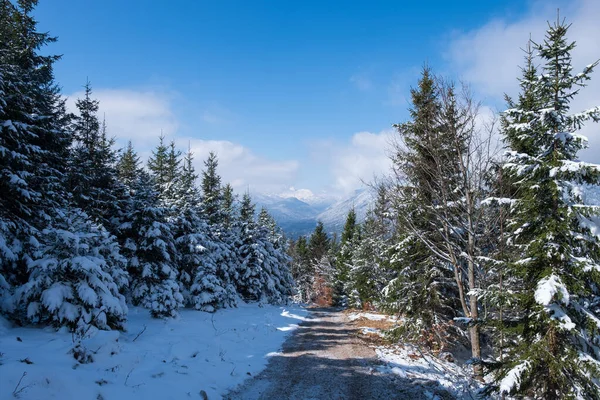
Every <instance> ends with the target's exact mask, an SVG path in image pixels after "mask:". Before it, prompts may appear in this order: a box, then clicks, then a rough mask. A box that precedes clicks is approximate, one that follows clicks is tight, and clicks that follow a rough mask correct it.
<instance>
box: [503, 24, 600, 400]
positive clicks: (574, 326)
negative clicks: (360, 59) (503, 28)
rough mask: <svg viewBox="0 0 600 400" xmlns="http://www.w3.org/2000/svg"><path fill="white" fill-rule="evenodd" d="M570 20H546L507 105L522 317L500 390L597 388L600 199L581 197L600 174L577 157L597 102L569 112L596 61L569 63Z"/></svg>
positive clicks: (583, 393)
mask: <svg viewBox="0 0 600 400" xmlns="http://www.w3.org/2000/svg"><path fill="white" fill-rule="evenodd" d="M568 28H569V25H566V24H565V23H564V22H561V21H557V22H556V23H554V24H552V25H550V26H549V29H548V31H547V33H546V38H545V40H544V42H543V43H542V44H540V45H535V46H534V49H535V50H536V51H537V56H538V57H539V60H540V61H541V63H542V70H541V75H540V74H538V71H537V69H536V68H535V63H536V62H537V59H534V54H533V51H530V52H529V53H528V57H527V59H526V61H527V65H526V67H525V68H524V69H523V71H524V74H523V77H522V78H521V80H520V82H521V94H520V95H519V98H518V101H515V102H512V101H510V102H509V107H510V108H509V109H508V110H507V111H506V112H505V113H504V120H503V123H504V126H503V128H504V134H505V137H506V141H507V144H508V145H509V150H510V151H509V152H508V155H507V162H506V163H505V164H504V170H505V171H506V173H507V174H508V175H509V177H510V179H511V182H512V184H513V187H514V190H513V193H514V196H513V199H512V200H513V202H512V206H511V209H510V214H509V229H510V238H511V240H510V242H509V244H510V245H511V249H512V251H513V252H514V254H515V258H514V259H513V260H512V261H513V262H512V263H509V271H510V272H509V273H510V274H511V275H512V276H513V277H515V278H517V279H518V282H517V284H516V285H514V286H513V287H512V288H511V289H512V290H513V292H512V293H513V298H514V300H515V301H514V303H515V305H516V310H518V312H519V315H518V317H517V319H516V321H515V320H513V321H511V325H510V330H512V331H514V329H515V326H517V327H518V333H519V336H518V337H517V338H515V344H514V346H511V348H510V349H509V351H508V352H507V353H508V354H505V355H504V359H503V363H502V364H503V368H502V369H501V370H500V374H499V379H500V380H501V384H500V388H499V390H500V391H504V392H506V393H510V394H525V395H526V396H531V395H533V396H534V397H536V398H538V397H539V398H586V399H593V398H594V399H595V398H598V397H600V386H599V385H598V381H599V379H600V347H599V344H600V336H599V334H598V332H599V331H600V319H598V314H597V311H598V310H597V304H599V301H600V292H599V288H600V274H599V273H598V271H600V243H599V241H598V237H597V236H596V235H595V234H594V233H593V230H592V229H591V228H590V226H591V225H590V224H589V221H590V219H594V218H595V217H594V216H595V215H597V214H598V209H597V207H594V206H589V205H586V204H584V203H583V201H582V200H583V199H582V196H581V193H582V190H581V187H582V186H583V185H598V184H599V183H600V166H597V165H593V164H589V163H584V162H581V161H579V159H578V158H577V153H578V151H579V150H581V149H583V148H584V147H586V142H587V140H586V139H585V137H583V136H582V135H580V134H579V133H578V130H579V129H580V128H581V127H582V125H583V123H584V122H586V121H588V120H592V121H599V120H600V108H598V107H596V108H593V109H591V110H587V111H584V112H581V113H576V114H572V113H571V112H570V106H569V104H570V102H571V100H572V99H573V98H574V97H575V96H576V95H577V93H578V91H579V88H580V87H583V86H585V82H586V81H587V80H589V79H590V73H591V72H592V70H593V69H594V67H595V66H597V64H598V63H597V62H596V63H594V64H592V65H589V66H587V67H586V68H585V69H584V71H583V72H581V73H579V74H573V73H572V67H571V56H570V52H571V50H572V49H573V48H574V47H575V44H574V43H570V42H568V41H567V40H566V34H567V31H568Z"/></svg>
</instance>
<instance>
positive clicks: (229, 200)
mask: <svg viewBox="0 0 600 400" xmlns="http://www.w3.org/2000/svg"><path fill="white" fill-rule="evenodd" d="M234 201H235V196H234V194H233V187H231V185H230V184H229V183H228V184H227V185H225V186H224V187H223V202H222V205H221V210H222V213H223V227H224V228H225V229H230V228H231V225H232V222H233V214H234Z"/></svg>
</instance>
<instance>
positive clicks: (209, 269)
mask: <svg viewBox="0 0 600 400" xmlns="http://www.w3.org/2000/svg"><path fill="white" fill-rule="evenodd" d="M192 162H193V155H192V153H191V151H188V153H187V154H186V156H185V158H184V163H183V168H182V175H181V177H180V178H179V182H180V185H179V188H178V193H179V194H178V197H179V200H178V201H177V209H178V215H177V217H176V219H175V221H174V227H175V228H174V236H175V243H176V247H177V257H178V259H177V260H178V269H179V280H180V282H181V283H182V286H183V288H184V289H185V290H184V298H185V299H186V303H187V304H189V305H191V306H192V307H194V308H195V309H197V310H202V311H209V312H213V311H216V310H217V309H218V308H223V307H229V306H232V305H234V304H235V296H233V295H232V294H231V293H230V291H228V284H227V282H226V281H225V282H224V281H223V280H221V279H220V278H219V276H218V269H219V265H218V262H219V260H220V257H221V253H222V247H223V246H222V243H221V241H220V239H219V238H218V237H217V236H215V235H213V233H212V232H211V228H210V227H209V224H208V221H206V219H205V218H203V214H202V213H201V210H200V203H201V200H200V193H199V191H198V189H197V187H196V178H197V175H196V173H195V170H194V166H193V163H192Z"/></svg>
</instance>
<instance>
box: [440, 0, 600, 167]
mask: <svg viewBox="0 0 600 400" xmlns="http://www.w3.org/2000/svg"><path fill="white" fill-rule="evenodd" d="M558 7H560V15H561V18H562V17H563V16H564V17H565V18H566V20H567V22H568V23H572V27H571V29H570V30H569V35H568V39H570V40H574V41H576V42H577V47H576V48H575V49H574V50H573V52H572V56H573V67H574V72H575V73H577V72H579V71H580V70H581V69H582V68H583V67H584V66H585V65H587V64H590V63H592V62H594V61H596V60H597V59H598V58H599V57H600V41H599V40H598V38H600V24H599V23H598V16H600V2H599V1H597V0H578V1H573V2H568V3H566V2H560V1H551V2H543V3H542V2H533V3H531V4H530V11H529V12H528V13H527V14H526V15H525V16H524V17H522V18H520V19H518V20H516V21H507V20H504V19H494V20H492V21H489V22H488V23H486V24H484V25H483V26H481V27H479V28H477V29H474V30H472V31H469V32H463V33H459V34H457V35H455V37H454V38H453V40H452V41H451V43H450V45H449V51H448V53H447V58H448V60H449V62H450V64H451V66H452V68H453V69H454V70H455V71H456V72H458V74H459V75H460V76H461V77H462V78H463V79H465V80H466V81H467V82H470V83H471V84H472V85H473V87H474V89H475V90H476V91H477V93H479V94H480V95H483V96H486V97H487V100H488V101H491V102H501V100H502V96H503V94H504V93H508V94H509V95H512V96H514V95H515V94H516V93H517V91H518V82H517V77H519V76H520V70H519V66H520V65H522V64H523V56H524V53H523V51H522V50H521V49H522V48H523V47H524V46H525V45H526V44H527V40H528V39H529V36H530V34H531V37H532V39H533V40H534V41H535V42H538V43H539V42H541V41H542V40H543V38H544V33H545V31H546V29H547V27H548V25H547V21H554V20H555V19H556V9H557V8H558ZM596 105H600V69H598V70H597V71H596V73H595V74H594V75H593V76H592V80H591V81H590V83H589V86H588V87H586V88H584V89H582V90H581V92H580V94H579V95H578V96H577V97H576V98H575V101H574V102H573V104H572V109H573V110H574V111H580V110H584V109H588V108H591V107H594V106H596ZM582 133H583V134H585V135H587V136H588V137H589V139H590V143H589V144H590V149H588V150H586V151H584V152H583V153H582V158H583V159H586V160H590V161H594V162H600V152H598V151H597V150H596V151H594V149H598V148H600V126H598V125H597V124H591V123H590V124H589V125H588V126H587V127H586V128H585V129H584V131H583V132H582Z"/></svg>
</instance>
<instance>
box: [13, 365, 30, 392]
mask: <svg viewBox="0 0 600 400" xmlns="http://www.w3.org/2000/svg"><path fill="white" fill-rule="evenodd" d="M26 375H27V371H24V372H23V375H21V379H19V382H18V383H17V386H15V390H13V392H12V395H13V396H14V397H18V396H19V393H21V392H22V391H23V390H25V388H26V387H27V386H23V387H22V388H21V389H19V386H21V381H22V380H23V378H25V376H26ZM17 389H19V390H18V391H17Z"/></svg>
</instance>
